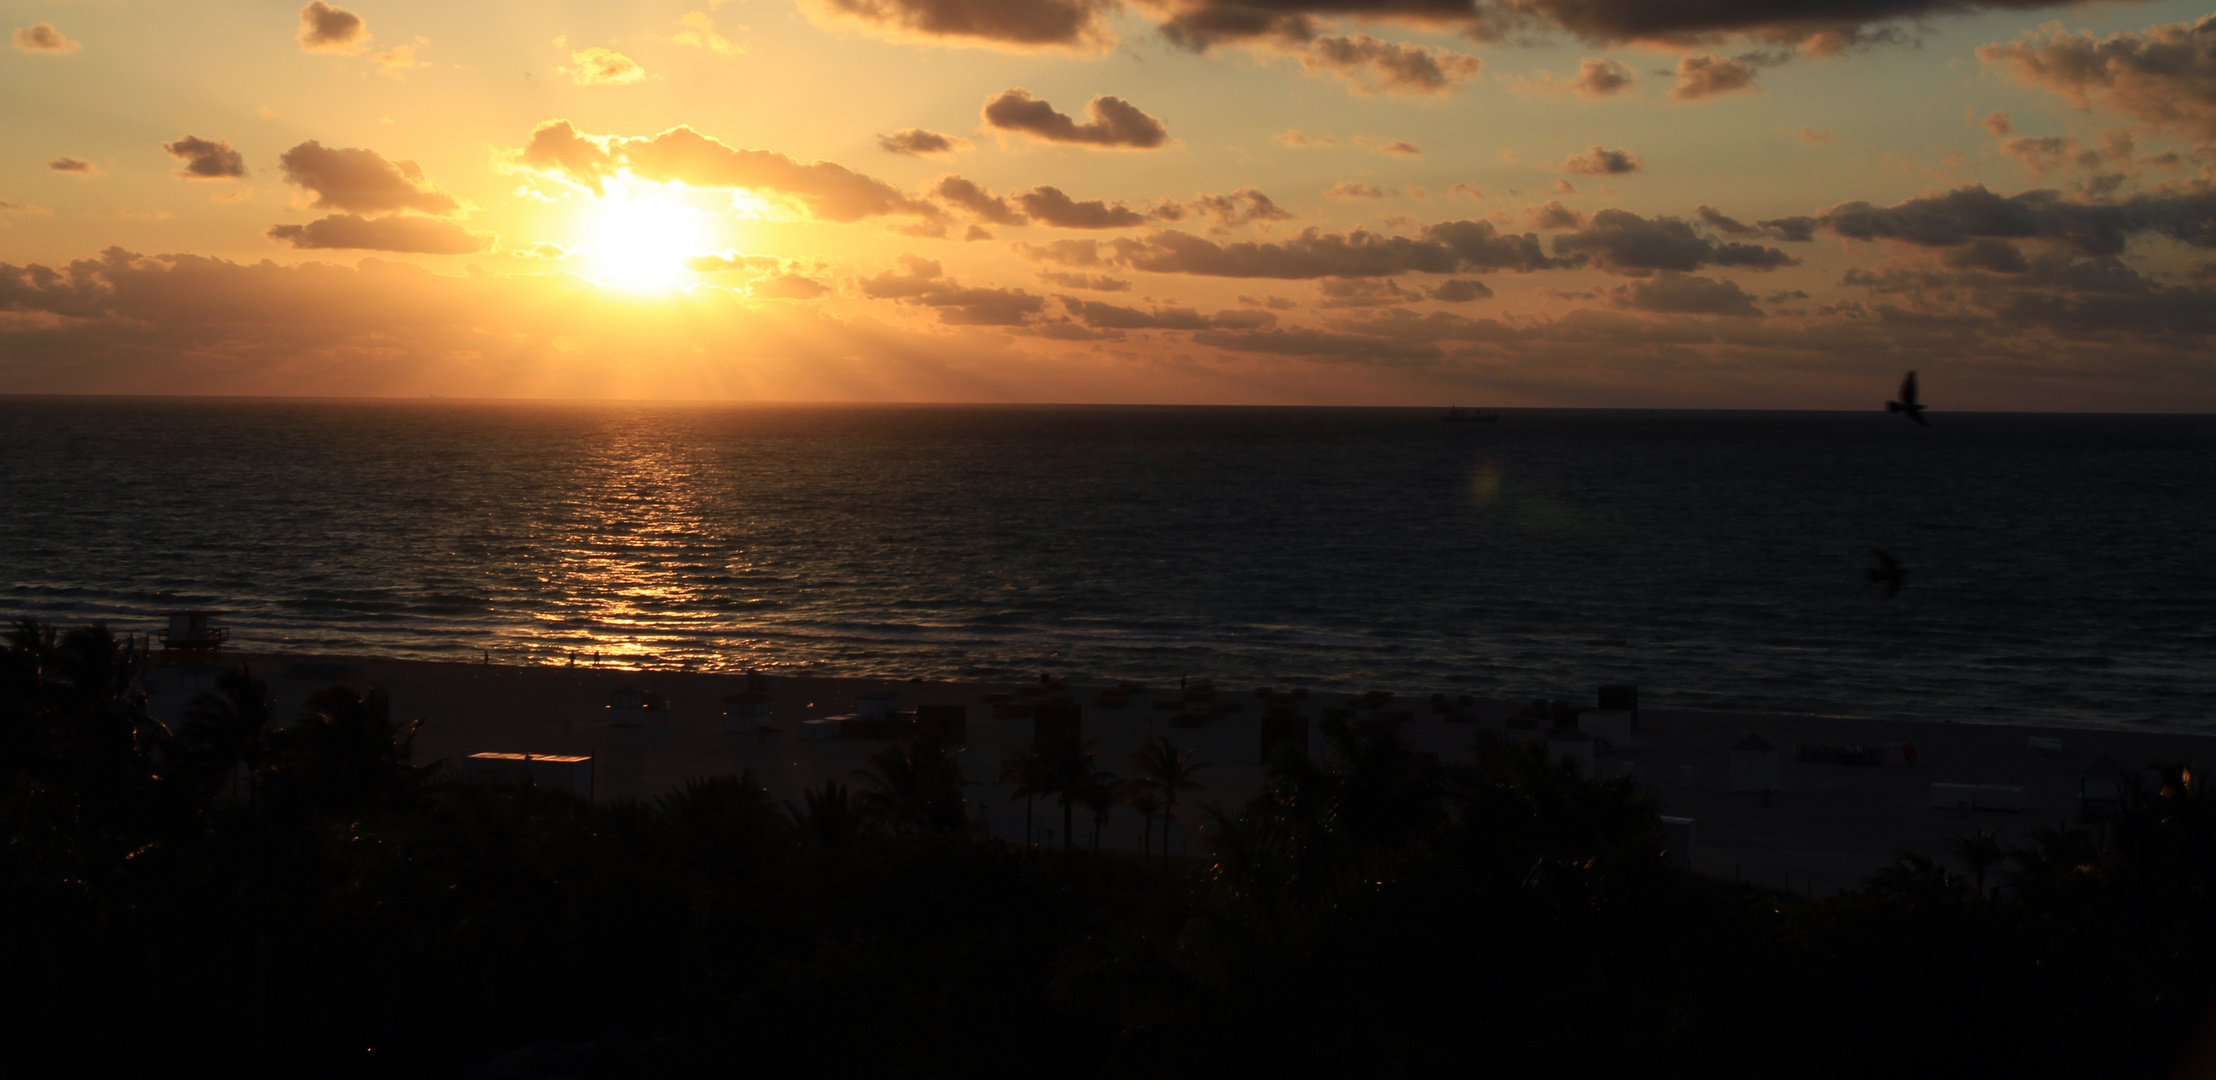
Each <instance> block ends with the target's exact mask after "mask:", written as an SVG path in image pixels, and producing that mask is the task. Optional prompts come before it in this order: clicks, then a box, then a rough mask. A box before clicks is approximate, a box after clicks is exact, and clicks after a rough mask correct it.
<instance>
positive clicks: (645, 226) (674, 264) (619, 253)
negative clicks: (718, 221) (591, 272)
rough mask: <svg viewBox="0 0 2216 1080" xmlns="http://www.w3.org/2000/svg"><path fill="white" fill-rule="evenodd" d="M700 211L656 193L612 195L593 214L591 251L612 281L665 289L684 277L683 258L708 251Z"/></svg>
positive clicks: (603, 200)
mask: <svg viewBox="0 0 2216 1080" xmlns="http://www.w3.org/2000/svg"><path fill="white" fill-rule="evenodd" d="M701 218H702V215H701V214H700V212H699V211H696V210H694V209H692V208H691V207H688V206H685V205H683V204H681V203H678V202H677V201H675V200H673V199H671V198H670V197H669V196H668V195H667V194H666V193H664V192H661V191H655V190H647V191H625V190H620V189H619V190H610V191H609V193H608V195H607V197H606V198H605V199H602V200H599V202H598V205H596V206H594V208H593V211H592V222H591V236H592V242H591V244H590V250H591V252H592V261H593V265H594V267H595V268H597V269H598V270H599V272H600V274H601V275H602V276H603V277H604V278H605V279H606V280H607V281H609V282H611V283H613V284H616V285H620V286H623V287H625V288H631V289H665V288H669V287H671V286H674V285H676V284H677V283H678V282H679V281H680V280H681V279H682V277H683V275H684V273H685V259H686V257H687V256H690V255H692V254H694V253H696V252H699V251H702V250H705V249H706V247H707V242H706V240H707V238H706V229H705V227H704V223H703V222H702V220H701Z"/></svg>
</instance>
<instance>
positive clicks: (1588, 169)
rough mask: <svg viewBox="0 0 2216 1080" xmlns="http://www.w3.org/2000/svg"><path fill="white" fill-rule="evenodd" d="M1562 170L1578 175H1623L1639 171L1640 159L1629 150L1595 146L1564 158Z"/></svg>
mask: <svg viewBox="0 0 2216 1080" xmlns="http://www.w3.org/2000/svg"><path fill="white" fill-rule="evenodd" d="M1562 171H1563V172H1566V173H1572V174H1575V175H1577V176H1622V175H1624V174H1625V173H1635V172H1638V171H1639V159H1638V158H1637V157H1635V156H1633V155H1632V153H1631V151H1629V150H1609V149H1606V148H1603V147H1599V146H1595V147H1593V148H1592V149H1590V150H1587V151H1585V152H1584V153H1582V154H1571V155H1570V156H1568V157H1566V158H1563V159H1562Z"/></svg>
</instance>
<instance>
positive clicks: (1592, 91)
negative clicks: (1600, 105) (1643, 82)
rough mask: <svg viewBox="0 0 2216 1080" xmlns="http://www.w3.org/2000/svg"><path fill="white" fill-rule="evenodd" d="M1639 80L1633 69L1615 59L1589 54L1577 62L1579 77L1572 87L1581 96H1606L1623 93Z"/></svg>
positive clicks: (1571, 83) (1572, 81) (1574, 80)
mask: <svg viewBox="0 0 2216 1080" xmlns="http://www.w3.org/2000/svg"><path fill="white" fill-rule="evenodd" d="M1637 82H1638V80H1637V78H1636V77H1634V76H1633V75H1632V73H1631V69H1630V68H1628V67H1625V66H1624V65H1622V64H1619V63H1617V62H1616V61H1614V60H1607V59H1603V58H1601V57H1598V56H1588V57H1586V58H1585V59H1583V60H1580V61H1578V62H1577V77H1576V78H1574V79H1571V80H1570V89H1571V91H1573V92H1574V93H1576V94H1577V96H1579V97H1581V98H1604V97H1610V96H1613V95H1616V94H1620V93H1623V92H1624V91H1626V90H1629V89H1631V87H1632V86H1633V85H1634V84H1636V83H1637Z"/></svg>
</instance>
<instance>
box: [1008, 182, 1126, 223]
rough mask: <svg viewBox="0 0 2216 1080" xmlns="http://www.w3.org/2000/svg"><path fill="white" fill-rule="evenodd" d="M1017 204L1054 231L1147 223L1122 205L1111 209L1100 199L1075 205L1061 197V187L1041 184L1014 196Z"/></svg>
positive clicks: (1076, 202)
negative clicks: (1053, 228) (1054, 229)
mask: <svg viewBox="0 0 2216 1080" xmlns="http://www.w3.org/2000/svg"><path fill="white" fill-rule="evenodd" d="M1016 202H1017V203H1018V204H1019V205H1021V206H1022V207H1023V209H1024V212H1025V213H1027V214H1030V215H1031V217H1032V218H1033V219H1034V220H1036V221H1038V222H1039V223H1040V224H1043V225H1051V226H1053V227H1055V228H1057V229H1128V228H1130V227H1132V226H1134V225H1144V224H1146V217H1145V215H1143V214H1140V213H1138V212H1137V211H1135V210H1132V209H1131V208H1129V207H1127V206H1125V205H1123V204H1122V203H1116V204H1115V205H1113V206H1111V205H1109V204H1107V203H1105V202H1102V201H1101V200H1099V199H1087V200H1085V201H1084V202H1078V201H1076V200H1073V199H1071V198H1070V197H1069V196H1067V195H1064V194H1062V190H1061V189H1060V188H1054V187H1046V186H1043V185H1042V186H1040V187H1035V188H1032V189H1031V190H1030V191H1027V192H1024V193H1023V194H1021V195H1018V196H1016Z"/></svg>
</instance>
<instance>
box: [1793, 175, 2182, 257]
mask: <svg viewBox="0 0 2216 1080" xmlns="http://www.w3.org/2000/svg"><path fill="white" fill-rule="evenodd" d="M1817 220H1818V221H1819V223H1820V224H1821V225H1822V226H1823V227H1824V228H1826V229H1829V230H1831V231H1832V232H1834V233H1837V234H1838V235H1840V236H1844V237H1846V238H1848V239H1850V240H1892V241H1896V242H1898V243H1903V244H1909V245H1912V246H1915V247H1932V248H1938V247H1958V246H1961V245H1963V244H1967V243H1970V242H1972V241H1974V240H1980V239H1996V240H2036V241H2041V242H2044V243H2047V244H2050V245H2053V246H2056V247H2060V248H2066V249H2071V250H2075V251H2077V252H2080V253H2082V254H2085V255H2092V256H2114V255H2119V254H2122V252H2123V250H2124V248H2125V245H2126V244H2127V242H2128V241H2129V240H2130V238H2131V237H2133V236H2135V235H2145V234H2152V235H2159V236H2167V237H2169V238H2171V239H2173V240H2177V241H2180V242H2182V243H2185V244H2190V245H2192V246H2194V247H2201V248H2216V192H2209V191H2195V192H2186V193H2182V194H2156V195H2135V196H2133V197H2132V198H2130V199H2127V200H2123V201H2121V202H2110V203H2085V202H2071V201H2068V200H2065V199H2064V198H2063V197H2062V196H2061V194H2060V193H2059V192H2055V191H2047V190H2035V191H2026V192H2022V193H2020V194H2017V195H2012V196H2005V197H2004V196H2001V195H1998V194H1995V193H1994V192H1991V191H1988V190H1986V188H1985V187H1984V185H1982V184H1979V185H1972V186H1970V187H1964V188H1957V189H1955V190H1953V191H1948V192H1944V193H1940V194H1936V195H1924V196H1919V197H1917V198H1914V199H1908V200H1905V201H1903V202H1899V203H1895V204H1894V205H1892V206H1874V205H1872V204H1870V203H1867V202H1862V201H1855V202H1846V203H1840V204H1839V205H1837V206H1834V207H1832V208H1830V209H1829V210H1826V211H1824V212H1823V214H1822V215H1820V217H1819V218H1818V219H1817ZM1765 224H1768V223H1767V222H1765Z"/></svg>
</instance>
